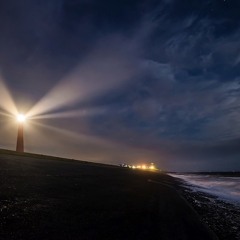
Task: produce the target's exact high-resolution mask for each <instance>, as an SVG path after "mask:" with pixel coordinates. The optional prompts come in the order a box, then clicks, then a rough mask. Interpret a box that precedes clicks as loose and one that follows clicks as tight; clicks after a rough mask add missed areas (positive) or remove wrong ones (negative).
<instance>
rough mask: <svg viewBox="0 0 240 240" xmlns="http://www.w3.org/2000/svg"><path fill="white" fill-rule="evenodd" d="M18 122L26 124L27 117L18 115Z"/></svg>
mask: <svg viewBox="0 0 240 240" xmlns="http://www.w3.org/2000/svg"><path fill="white" fill-rule="evenodd" d="M17 121H18V122H21V123H22V122H25V121H26V117H25V116H24V115H23V114H18V115H17Z"/></svg>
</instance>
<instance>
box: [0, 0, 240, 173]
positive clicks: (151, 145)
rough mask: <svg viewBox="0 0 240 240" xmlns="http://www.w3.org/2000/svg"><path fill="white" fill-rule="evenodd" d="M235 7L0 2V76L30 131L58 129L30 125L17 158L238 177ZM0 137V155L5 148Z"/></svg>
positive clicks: (239, 51)
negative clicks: (51, 157) (53, 157)
mask: <svg viewBox="0 0 240 240" xmlns="http://www.w3.org/2000/svg"><path fill="white" fill-rule="evenodd" d="M239 7H240V4H239V1H237V0H229V1H217V0H216V1H203V2H199V1H197V0H196V1H195V0H193V1H190V2H189V1H174V0H164V1H130V2H129V1H121V2H112V1H107V0H105V1H96V0H91V1H85V0H71V1H63V0H61V1H56V0H50V1H37V0H36V1H27V0H26V1H21V2H19V1H15V0H12V1H7V2H1V3H0V9H1V10H0V16H1V17H0V31H1V38H0V70H1V74H2V77H3V78H4V79H5V82H6V84H7V86H9V88H10V89H11V92H12V95H13V97H14V99H15V101H16V102H17V103H18V105H24V108H25V109H31V108H32V107H33V106H34V107H33V110H32V112H34V111H35V112H37V111H38V114H40V113H42V114H45V115H44V116H42V120H41V119H39V123H40V121H41V122H45V123H46V124H48V125H52V126H55V127H58V128H60V129H62V130H63V129H65V130H64V131H57V130H56V129H55V128H53V127H52V128H49V129H48V130H46V128H45V130H43V126H40V125H38V127H36V126H35V128H36V129H37V128H39V130H38V131H37V130H36V131H37V133H35V131H34V128H33V130H31V131H32V133H31V132H28V138H29V139H30V138H32V139H35V140H36V142H35V143H36V144H33V143H32V142H31V143H30V142H29V145H28V149H29V151H36V152H43V153H44V152H46V153H49V154H50V153H51V151H53V149H54V151H53V153H54V154H57V155H64V156H69V157H71V156H73V157H76V158H84V159H90V160H91V159H92V160H95V161H105V162H111V163H114V162H115V163H118V162H119V161H129V162H137V161H138V159H140V160H141V161H143V160H144V159H145V160H147V161H153V160H154V161H156V162H158V163H159V165H161V166H162V167H164V168H166V169H175V170H184V169H187V170H204V169H205V170H208V169H210V170H214V169H216V170H239V168H240V166H239V164H238V163H237V160H236V159H237V158H239V150H238V148H240V147H239V140H238V139H239V136H240V135H239V134H240V121H239V119H240V118H239V117H240V116H239V106H240V78H239V74H240V70H239V69H240V68H239V63H240V44H239V38H240V25H239V22H240V21H239V20H240V19H239V13H238V9H239ZM2 92H3V91H2ZM37 102H38V104H36V105H35V103H37ZM1 106H4V104H1ZM46 114H47V115H46ZM60 116H62V117H61V118H59V117H60ZM47 117H51V118H52V119H51V120H47ZM54 117H58V118H56V119H54ZM67 117H69V118H67ZM3 122H4V120H3ZM3 125H4V124H3ZM4 126H5V125H4ZM7 129H8V128H7ZM40 129H42V130H41V131H40ZM3 131H5V132H6V131H10V130H6V128H4V130H3ZM48 131H50V132H51V131H52V132H54V134H52V138H53V140H52V141H51V145H48V146H46V145H45V144H44V143H45V141H44V136H45V138H47V136H48V135H49V133H48ZM72 133H75V134H76V135H77V136H76V135H74V134H72ZM8 136H9V137H8V138H7V140H6V141H5V142H4V141H3V140H1V145H2V146H3V147H4V146H6V147H10V146H11V141H12V142H13V140H11V139H13V136H12V133H11V134H9V135H8ZM66 139H68V140H66ZM26 141H27V139H26ZM67 142H69V143H67ZM12 145H14V144H13V143H12ZM55 149H58V150H55ZM67 149H68V150H67ZM64 151H65V152H64ZM78 156H79V157H78ZM216 163H218V164H216Z"/></svg>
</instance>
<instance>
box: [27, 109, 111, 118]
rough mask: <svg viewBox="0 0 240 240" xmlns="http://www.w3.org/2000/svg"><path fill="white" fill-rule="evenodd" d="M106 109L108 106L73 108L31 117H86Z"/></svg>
mask: <svg viewBox="0 0 240 240" xmlns="http://www.w3.org/2000/svg"><path fill="white" fill-rule="evenodd" d="M105 111H106V108H94V109H83V110H75V111H74V110H72V111H64V112H59V113H49V114H43V115H37V116H33V117H31V119H46V118H48V119H49V118H71V117H84V116H90V115H95V114H102V113H104V112H105Z"/></svg>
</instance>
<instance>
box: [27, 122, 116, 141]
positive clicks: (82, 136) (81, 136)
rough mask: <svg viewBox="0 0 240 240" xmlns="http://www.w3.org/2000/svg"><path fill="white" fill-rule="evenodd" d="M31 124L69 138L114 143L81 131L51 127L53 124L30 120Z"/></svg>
mask: <svg viewBox="0 0 240 240" xmlns="http://www.w3.org/2000/svg"><path fill="white" fill-rule="evenodd" d="M31 124H32V125H37V126H40V127H43V128H45V129H47V130H51V131H54V132H57V133H59V134H61V135H64V136H67V137H70V138H75V139H76V140H84V141H91V142H94V143H101V144H103V143H104V144H106V145H114V144H112V143H110V142H108V141H105V140H103V139H100V138H97V137H94V136H90V135H86V134H81V133H75V132H72V131H69V130H66V129H62V128H57V127H53V126H50V125H46V124H42V123H39V122H36V121H31Z"/></svg>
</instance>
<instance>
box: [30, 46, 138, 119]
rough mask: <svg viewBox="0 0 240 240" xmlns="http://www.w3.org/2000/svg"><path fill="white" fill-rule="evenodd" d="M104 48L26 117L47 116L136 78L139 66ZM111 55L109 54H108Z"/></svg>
mask: <svg viewBox="0 0 240 240" xmlns="http://www.w3.org/2000/svg"><path fill="white" fill-rule="evenodd" d="M104 46H105V47H102V46H101V47H100V49H101V50H100V51H99V49H97V50H95V51H93V53H91V54H90V56H89V57H88V58H86V60H85V61H84V63H83V64H81V65H79V66H78V67H76V68H75V69H74V70H73V71H72V72H71V73H70V74H69V75H67V76H66V77H65V78H63V79H62V80H61V81H60V82H59V84H58V85H57V86H55V87H54V88H53V89H52V90H51V91H50V92H48V93H47V94H46V95H45V96H44V97H43V98H42V99H41V100H40V101H39V102H37V103H36V104H35V105H34V106H33V107H32V108H31V109H30V111H29V112H28V114H27V116H28V117H33V116H35V115H41V114H44V113H49V112H51V111H53V110H58V109H61V108H63V107H67V106H69V105H73V104H75V103H77V102H80V101H83V100H84V101H86V100H89V99H91V98H94V97H96V96H98V95H100V94H102V93H104V92H105V91H109V90H111V89H113V88H116V87H118V86H120V85H121V84H123V83H125V82H126V81H128V80H130V79H132V77H133V76H135V75H136V74H137V72H138V71H137V69H138V67H139V62H138V61H136V59H134V60H133V59H131V58H129V56H125V55H124V54H125V53H124V51H120V50H119V47H118V48H116V46H115V45H114V48H115V49H113V53H112V52H111V51H109V49H108V48H107V49H108V51H106V49H105V48H106V43H104ZM110 52H111V54H110Z"/></svg>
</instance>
